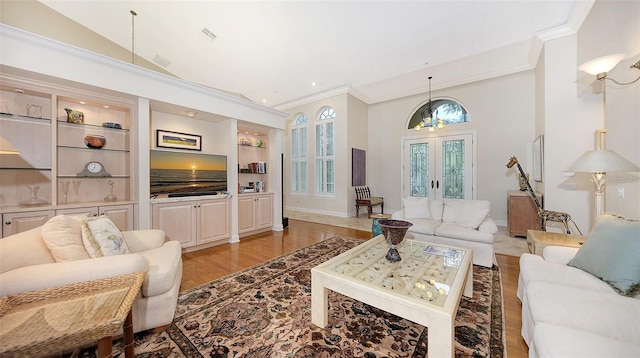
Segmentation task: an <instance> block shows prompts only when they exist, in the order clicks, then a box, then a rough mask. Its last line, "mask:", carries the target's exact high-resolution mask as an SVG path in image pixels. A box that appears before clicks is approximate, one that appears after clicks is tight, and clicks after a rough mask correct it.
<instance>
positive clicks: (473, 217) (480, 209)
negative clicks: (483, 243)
mask: <svg viewBox="0 0 640 358" xmlns="http://www.w3.org/2000/svg"><path fill="white" fill-rule="evenodd" d="M487 215H489V205H487V204H486V203H483V202H482V201H475V200H474V201H468V202H466V203H465V204H464V206H463V207H462V211H461V212H460V214H459V215H458V217H457V218H456V224H459V225H462V226H464V227H468V228H470V229H477V228H478V227H479V226H480V224H482V222H483V221H484V219H485V218H486V217H487Z"/></svg>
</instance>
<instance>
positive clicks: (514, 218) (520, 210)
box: [507, 190, 542, 237]
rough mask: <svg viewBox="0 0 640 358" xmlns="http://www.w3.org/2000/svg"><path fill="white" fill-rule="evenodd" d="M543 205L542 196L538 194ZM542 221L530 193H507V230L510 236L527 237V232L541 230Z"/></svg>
mask: <svg viewBox="0 0 640 358" xmlns="http://www.w3.org/2000/svg"><path fill="white" fill-rule="evenodd" d="M536 196H537V198H538V201H539V202H540V204H542V195H541V194H538V193H536ZM541 225H542V220H541V219H540V216H538V208H537V207H536V203H535V202H534V201H533V199H532V198H531V195H530V194H529V192H526V191H520V190H509V191H508V192H507V228H508V229H509V236H511V237H515V236H522V237H525V236H527V230H529V229H534V230H540V228H541V227H542V226H541Z"/></svg>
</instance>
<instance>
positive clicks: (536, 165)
mask: <svg viewBox="0 0 640 358" xmlns="http://www.w3.org/2000/svg"><path fill="white" fill-rule="evenodd" d="M543 168H544V135H542V134H541V135H539V136H538V138H536V140H534V141H533V180H535V181H539V182H542V175H543V172H542V171H543Z"/></svg>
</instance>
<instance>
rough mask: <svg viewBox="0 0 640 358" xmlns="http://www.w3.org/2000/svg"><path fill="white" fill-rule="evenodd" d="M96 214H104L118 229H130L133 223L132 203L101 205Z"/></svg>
mask: <svg viewBox="0 0 640 358" xmlns="http://www.w3.org/2000/svg"><path fill="white" fill-rule="evenodd" d="M98 214H100V215H105V216H106V217H108V218H109V219H111V221H113V223H114V224H116V226H117V227H118V229H120V231H130V230H133V229H134V225H133V205H116V206H101V207H99V208H98Z"/></svg>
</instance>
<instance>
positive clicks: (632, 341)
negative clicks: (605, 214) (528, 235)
mask: <svg viewBox="0 0 640 358" xmlns="http://www.w3.org/2000/svg"><path fill="white" fill-rule="evenodd" d="M609 219H610V218H609ZM600 224H601V219H600V218H599V219H598V223H597V224H596V226H594V230H593V232H592V233H591V234H590V235H589V236H588V237H587V240H586V242H585V244H584V246H583V247H581V248H580V249H577V248H569V247H559V246H548V247H545V249H544V251H543V256H542V257H540V256H536V255H532V254H523V255H522V256H521V258H520V277H519V280H518V291H517V295H518V298H520V301H521V302H522V337H523V338H524V341H525V342H526V343H527V345H528V346H529V357H640V295H639V294H638V293H637V291H638V290H639V289H638V288H637V287H636V289H635V290H636V291H633V284H630V283H632V282H636V285H640V281H639V280H640V259H639V258H638V257H639V256H638V250H640V226H638V225H637V224H636V228H637V229H632V230H631V231H629V232H630V233H631V236H635V242H636V243H635V244H633V243H632V244H628V243H629V242H632V241H633V240H634V239H633V238H632V239H631V240H627V241H626V242H624V241H620V240H617V239H618V238H616V237H615V234H612V231H611V230H606V232H607V233H606V234H605V235H604V236H603V237H604V239H603V240H599V239H600V238H599V237H598V236H597V235H598V230H597V229H598V226H599V225H600ZM600 227H602V226H600ZM600 232H602V231H600ZM594 233H595V234H594ZM594 235H596V236H594ZM596 241H600V243H604V242H605V241H609V242H610V243H609V244H608V245H609V246H610V248H607V247H604V246H603V245H595V244H594V243H595V242H596ZM605 244H606V243H605ZM579 250H583V252H580V254H578V253H579ZM589 251H591V252H594V253H595V254H594V255H593V256H590V255H589V256H585V255H586V254H589ZM616 251H618V253H616ZM579 256H582V257H580V259H586V261H577V263H576V260H575V259H576V258H578V257H579ZM599 258H602V262H601V263H604V264H605V265H600V263H598V262H597V261H598V260H599ZM585 262H586V263H587V264H586V265H584V264H583V263H585ZM629 262H635V263H632V264H629ZM572 265H575V266H578V267H581V268H578V267H574V266H572ZM617 265H619V267H618V268H622V269H624V270H629V272H628V273H624V274H623V275H628V276H629V277H624V278H623V279H622V280H621V279H619V278H615V277H614V276H619V275H620V271H618V273H615V274H613V275H612V274H611V272H614V271H615V270H617V268H615V267H613V269H612V268H611V266H617ZM585 270H586V271H585ZM591 272H593V273H595V274H596V275H598V277H602V279H600V278H598V277H597V276H596V275H593V274H592V273H591ZM607 282H609V283H611V284H612V285H613V286H612V285H610V284H609V283H607ZM621 282H626V283H625V285H626V286H628V287H630V288H629V289H628V290H626V291H623V290H621V289H617V290H616V289H614V288H613V287H616V286H620V283H621ZM629 295H631V296H633V295H635V296H634V297H628V296H629Z"/></svg>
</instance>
